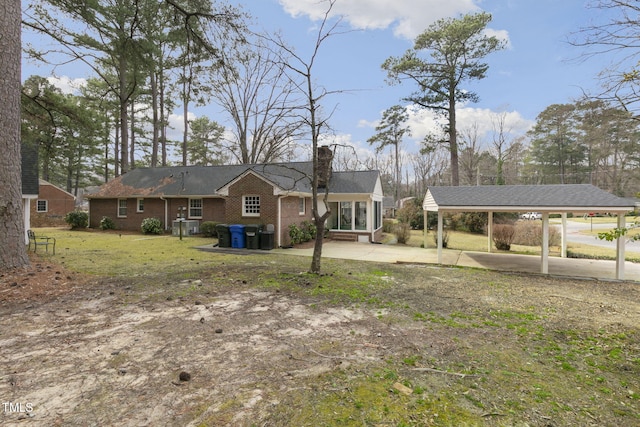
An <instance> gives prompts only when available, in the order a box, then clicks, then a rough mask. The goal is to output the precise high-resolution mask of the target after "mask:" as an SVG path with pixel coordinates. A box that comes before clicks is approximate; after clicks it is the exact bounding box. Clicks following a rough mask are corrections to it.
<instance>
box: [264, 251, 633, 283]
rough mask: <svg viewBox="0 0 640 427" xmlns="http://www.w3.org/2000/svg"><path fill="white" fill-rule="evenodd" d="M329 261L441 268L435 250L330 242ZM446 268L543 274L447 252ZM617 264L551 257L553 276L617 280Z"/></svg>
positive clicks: (507, 259)
mask: <svg viewBox="0 0 640 427" xmlns="http://www.w3.org/2000/svg"><path fill="white" fill-rule="evenodd" d="M272 252H276V253H283V254H289V255H300V256H309V257H310V256H312V254H313V248H304V249H296V248H293V249H274V250H273V251H272ZM322 256H323V257H325V258H339V259H353V260H359V261H375V262H389V263H420V264H437V263H438V254H437V250H436V249H434V248H429V249H423V248H417V247H409V246H403V245H383V244H372V243H354V242H337V241H326V242H325V243H324V244H323V247H322ZM443 265H455V266H462V267H474V268H483V269H488V270H498V271H516V272H524V273H533V274H539V273H540V271H541V260H540V257H539V256H536V255H517V254H503V253H486V252H470V251H460V250H450V249H444V250H443ZM624 270H625V274H624V278H625V280H630V281H640V264H634V263H631V262H628V261H627V262H625V266H624ZM615 272H616V262H615V261H608V260H607V261H605V260H592V259H574V258H557V257H549V275H551V276H563V277H583V278H593V279H599V280H615Z"/></svg>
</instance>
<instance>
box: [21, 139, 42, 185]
mask: <svg viewBox="0 0 640 427" xmlns="http://www.w3.org/2000/svg"><path fill="white" fill-rule="evenodd" d="M20 154H21V157H22V194H24V195H27V194H28V195H37V194H38V192H39V189H40V186H39V185H38V146H37V145H34V144H28V143H22V144H21V145H20Z"/></svg>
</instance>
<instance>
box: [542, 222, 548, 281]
mask: <svg viewBox="0 0 640 427" xmlns="http://www.w3.org/2000/svg"><path fill="white" fill-rule="evenodd" d="M540 253H541V256H542V260H541V261H542V267H541V269H540V272H541V273H542V274H548V273H549V212H543V213H542V248H541V250H540Z"/></svg>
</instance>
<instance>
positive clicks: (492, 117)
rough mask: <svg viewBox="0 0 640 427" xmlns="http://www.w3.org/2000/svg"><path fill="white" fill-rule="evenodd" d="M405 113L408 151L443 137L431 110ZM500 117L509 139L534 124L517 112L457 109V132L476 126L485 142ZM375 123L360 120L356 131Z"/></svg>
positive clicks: (411, 108)
mask: <svg viewBox="0 0 640 427" xmlns="http://www.w3.org/2000/svg"><path fill="white" fill-rule="evenodd" d="M407 112H408V113H409V120H408V121H407V125H408V126H409V128H410V129H411V138H407V142H408V144H409V146H408V147H407V149H408V150H409V151H417V150H418V149H419V148H420V144H421V142H422V140H423V139H424V137H425V136H426V135H427V134H435V135H438V134H441V133H442V126H441V125H442V124H443V118H442V117H438V116H437V115H436V113H434V112H433V111H432V110H428V109H425V108H420V107H417V106H409V107H407ZM380 115H382V112H380ZM501 115H504V131H505V133H507V134H508V135H509V136H511V137H516V136H520V135H523V134H525V133H526V132H527V131H528V130H529V129H530V128H531V126H533V124H534V122H533V121H531V120H527V119H525V118H524V117H523V116H522V115H521V114H520V113H519V112H517V111H493V110H490V109H488V108H470V107H462V108H457V109H456V118H457V129H458V131H461V130H464V129H468V128H470V127H471V126H477V127H478V132H479V136H480V138H482V139H483V140H485V141H487V142H488V141H490V140H491V138H492V136H493V133H494V132H495V127H496V123H497V120H498V118H499V117H500V116H501ZM378 123H379V122H378V121H375V122H371V121H367V120H360V122H359V127H370V128H371V129H374V128H375V127H376V126H377V125H378Z"/></svg>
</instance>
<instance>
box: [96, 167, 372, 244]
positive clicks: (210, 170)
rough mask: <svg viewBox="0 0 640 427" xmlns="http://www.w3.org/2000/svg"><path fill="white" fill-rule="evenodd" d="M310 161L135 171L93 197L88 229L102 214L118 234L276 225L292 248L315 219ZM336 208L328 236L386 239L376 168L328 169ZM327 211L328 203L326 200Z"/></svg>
mask: <svg viewBox="0 0 640 427" xmlns="http://www.w3.org/2000/svg"><path fill="white" fill-rule="evenodd" d="M312 168H313V165H312V163H311V162H294V163H282V164H258V165H228V166H172V167H159V168H137V169H133V170H131V171H129V172H127V173H126V174H124V175H121V176H119V177H117V178H115V179H114V180H112V181H110V182H108V183H106V184H104V185H103V186H101V187H100V188H99V189H98V191H96V192H94V193H92V194H88V195H87V196H86V197H87V199H88V200H89V227H91V228H98V227H99V226H100V221H101V220H102V218H103V217H105V216H106V217H109V218H111V219H112V220H113V221H114V222H115V224H116V227H117V228H118V229H122V230H140V227H141V223H142V220H143V219H145V218H150V217H153V218H158V219H160V221H161V222H162V224H163V228H164V229H165V230H167V231H168V230H171V229H172V227H174V225H176V226H177V224H178V223H177V222H176V220H177V218H179V217H180V215H182V217H183V218H185V219H186V220H187V221H188V227H189V232H197V230H198V226H199V224H201V223H202V222H204V221H215V222H218V223H225V224H245V225H246V224H260V225H266V224H273V226H274V230H275V232H274V238H275V242H274V243H275V245H276V246H284V245H288V244H289V243H290V240H289V235H288V228H289V225H291V224H298V225H299V224H300V223H302V222H303V221H305V220H311V218H312V216H311V215H312V214H311V207H312V187H311V179H310V177H311V176H312V170H313V169H312ZM327 178H328V189H329V193H328V196H327V203H328V205H329V206H330V209H331V212H332V213H331V217H330V218H329V220H328V224H327V226H328V229H329V233H330V235H333V236H340V237H346V238H348V239H350V240H358V241H367V242H372V241H378V240H379V239H380V237H381V235H382V199H383V194H382V184H381V182H380V174H379V172H378V171H346V172H336V171H331V170H330V168H329V174H328V177H324V178H321V180H320V181H321V182H320V185H319V193H320V194H323V195H324V194H325V188H326V187H327V186H326V182H322V181H327ZM321 211H322V212H324V211H326V209H324V203H321Z"/></svg>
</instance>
